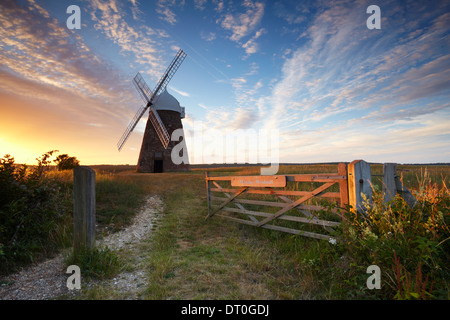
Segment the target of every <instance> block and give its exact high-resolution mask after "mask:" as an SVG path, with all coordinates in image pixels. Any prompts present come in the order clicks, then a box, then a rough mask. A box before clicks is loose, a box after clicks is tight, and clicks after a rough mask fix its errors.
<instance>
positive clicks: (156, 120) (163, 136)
mask: <svg viewBox="0 0 450 320" xmlns="http://www.w3.org/2000/svg"><path fill="white" fill-rule="evenodd" d="M148 117H149V119H150V121H151V122H152V125H153V128H155V131H156V133H157V134H158V137H159V140H160V141H161V143H162V145H163V147H164V149H167V146H168V145H169V141H170V136H169V133H168V132H167V129H166V127H165V126H164V124H163V122H162V120H161V118H160V117H159V115H158V111H156V110H155V109H153V108H152V107H150V111H149V115H148Z"/></svg>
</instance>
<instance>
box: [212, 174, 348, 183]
mask: <svg viewBox="0 0 450 320" xmlns="http://www.w3.org/2000/svg"><path fill="white" fill-rule="evenodd" d="M243 177H252V178H255V179H256V178H260V177H285V179H286V181H288V182H332V181H333V182H339V181H340V180H346V179H347V176H346V175H342V174H340V173H339V172H338V173H320V174H292V175H276V176H222V177H208V180H213V181H231V180H232V179H234V178H243Z"/></svg>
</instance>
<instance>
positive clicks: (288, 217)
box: [205, 163, 349, 240]
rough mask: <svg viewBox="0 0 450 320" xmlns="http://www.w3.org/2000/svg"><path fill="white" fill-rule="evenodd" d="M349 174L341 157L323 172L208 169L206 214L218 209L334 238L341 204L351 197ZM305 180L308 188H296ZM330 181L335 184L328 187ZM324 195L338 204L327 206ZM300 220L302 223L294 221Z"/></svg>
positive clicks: (254, 222)
mask: <svg viewBox="0 0 450 320" xmlns="http://www.w3.org/2000/svg"><path fill="white" fill-rule="evenodd" d="M347 179H348V177H347V166H346V164H344V163H340V164H339V165H338V172H337V173H322V174H289V175H273V176H221V177H211V176H209V174H208V172H206V176H205V180H206V189H207V199H208V215H207V217H206V218H211V217H213V216H214V215H216V216H221V217H224V218H226V219H230V220H232V221H236V222H239V223H244V224H248V225H252V226H256V227H262V228H266V229H272V230H278V231H283V232H288V233H292V234H297V235H303V236H306V237H312V238H317V239H324V240H332V239H335V237H333V231H334V230H333V228H334V227H336V226H338V225H339V224H340V222H341V218H342V216H341V214H340V208H343V207H345V205H347V204H348V201H349V196H348V181H347ZM305 182H309V184H308V185H309V188H310V189H312V190H297V189H298V187H299V185H300V184H301V183H303V184H304V183H305ZM333 186H338V187H333ZM332 187H333V188H334V189H335V190H330V189H331V188H332ZM336 189H338V190H336ZM217 195H219V196H217ZM220 195H224V196H225V197H224V196H220ZM244 196H245V197H246V198H244ZM261 198H264V199H263V200H261ZM313 199H318V203H313V202H312V200H313ZM324 200H327V201H326V202H327V203H328V202H330V200H334V203H335V204H336V205H334V206H333V205H330V206H326V205H324V202H323V201H324ZM294 209H295V210H294ZM219 212H221V214H217V213H219ZM288 213H289V214H288ZM299 223H300V228H298V227H296V226H299ZM305 226H306V228H305Z"/></svg>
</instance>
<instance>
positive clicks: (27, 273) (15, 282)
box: [0, 196, 164, 300]
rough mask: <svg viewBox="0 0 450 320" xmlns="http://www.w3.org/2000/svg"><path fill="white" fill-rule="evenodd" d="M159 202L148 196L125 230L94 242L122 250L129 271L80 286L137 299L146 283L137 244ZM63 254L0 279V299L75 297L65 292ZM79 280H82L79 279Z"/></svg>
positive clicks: (153, 218)
mask: <svg viewBox="0 0 450 320" xmlns="http://www.w3.org/2000/svg"><path fill="white" fill-rule="evenodd" d="M163 207H164V206H163V202H162V200H161V199H160V198H159V197H157V196H151V197H149V198H148V199H147V200H146V203H145V205H144V206H143V207H142V208H141V209H140V210H139V212H138V214H137V215H136V216H135V217H134V220H133V223H132V224H131V225H130V226H129V227H127V228H126V229H124V230H122V231H119V232H117V233H114V234H111V235H109V236H106V237H105V238H104V239H102V240H101V241H97V246H98V247H101V246H104V245H105V246H107V247H109V248H110V249H113V250H125V252H126V254H127V260H128V262H129V264H130V265H132V266H133V268H132V270H130V271H126V272H123V273H121V274H119V275H117V276H116V277H115V278H113V279H109V280H105V281H102V282H101V281H91V282H89V284H88V285H87V286H86V285H85V286H84V287H83V282H82V284H81V287H82V289H81V291H83V289H85V288H86V287H88V288H89V287H93V286H95V285H99V284H101V285H102V287H105V288H109V289H111V290H115V291H117V292H118V295H119V296H120V297H121V298H122V299H137V298H138V297H139V292H140V290H141V289H142V288H145V285H146V284H147V279H146V273H145V272H144V270H143V267H142V263H141V260H142V259H144V258H145V256H143V255H142V254H141V252H140V250H139V244H140V243H141V241H142V240H145V239H147V238H148V236H149V235H150V233H151V231H152V230H153V229H154V228H155V223H156V222H157V221H158V219H159V215H160V213H161V212H162V210H163ZM68 276H69V275H68V274H66V270H65V265H64V261H63V254H62V253H61V254H59V255H58V256H56V257H54V258H52V259H49V260H47V261H44V262H42V263H39V264H36V265H33V266H31V267H29V268H27V269H24V270H22V271H20V272H18V273H15V274H11V275H9V276H7V277H4V278H2V279H0V300H45V299H53V298H57V297H61V296H65V297H67V298H70V297H71V296H75V295H77V294H79V292H77V290H72V291H71V290H68V289H67V286H66V281H67V278H68ZM82 281H83V280H82Z"/></svg>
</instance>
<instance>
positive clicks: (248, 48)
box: [242, 28, 265, 57]
mask: <svg viewBox="0 0 450 320" xmlns="http://www.w3.org/2000/svg"><path fill="white" fill-rule="evenodd" d="M264 32H265V29H264V28H261V29H259V30H258V31H257V32H256V33H255V35H254V36H253V37H252V38H251V39H250V40H248V41H247V42H246V43H244V44H243V45H242V47H243V48H244V49H245V53H247V57H248V56H249V55H251V54H254V53H256V52H257V50H258V44H257V43H256V40H257V39H258V38H259V37H260V36H261V35H262V34H264Z"/></svg>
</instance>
